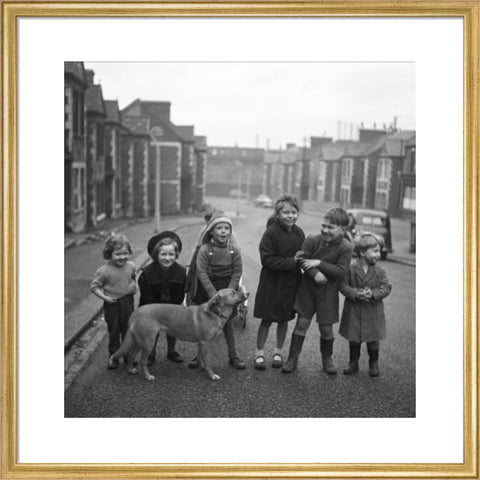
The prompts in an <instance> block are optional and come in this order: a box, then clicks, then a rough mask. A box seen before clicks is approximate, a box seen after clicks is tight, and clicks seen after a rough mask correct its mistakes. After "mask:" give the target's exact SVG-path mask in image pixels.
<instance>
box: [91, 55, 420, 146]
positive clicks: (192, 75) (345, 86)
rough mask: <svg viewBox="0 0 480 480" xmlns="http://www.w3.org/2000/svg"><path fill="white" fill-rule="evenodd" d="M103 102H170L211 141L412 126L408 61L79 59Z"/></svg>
mask: <svg viewBox="0 0 480 480" xmlns="http://www.w3.org/2000/svg"><path fill="white" fill-rule="evenodd" d="M85 67H86V68H88V69H91V70H94V72H95V77H94V82H95V83H100V84H101V86H102V92H103V97H104V99H105V100H117V101H118V103H119V107H120V109H122V108H124V107H126V106H127V105H129V104H130V103H131V102H133V101H134V100H135V99H137V98H140V99H141V100H158V101H168V102H171V111H170V120H171V121H172V122H173V123H174V124H176V125H194V126H195V135H205V136H206V137H207V143H208V145H210V146H214V145H216V146H235V145H238V146H243V147H260V148H267V147H269V148H271V149H276V148H279V147H283V148H285V145H286V144H287V143H296V144H297V145H303V144H304V143H305V142H306V143H307V145H308V144H309V139H310V137H311V136H329V137H333V139H337V138H344V139H348V138H352V139H355V138H356V132H357V128H358V127H359V126H360V124H361V123H362V122H363V125H364V127H365V128H374V126H376V128H383V125H386V126H387V127H388V126H389V125H391V124H392V123H393V122H394V119H396V124H397V127H398V128H400V129H402V130H414V129H415V64H414V63H413V62H355V63H354V62H352V63H346V62H145V63H143V62H100V63H93V62H85Z"/></svg>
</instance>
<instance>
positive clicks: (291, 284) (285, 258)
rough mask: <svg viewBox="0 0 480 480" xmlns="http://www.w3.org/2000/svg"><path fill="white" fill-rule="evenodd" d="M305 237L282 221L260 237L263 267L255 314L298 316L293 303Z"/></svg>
mask: <svg viewBox="0 0 480 480" xmlns="http://www.w3.org/2000/svg"><path fill="white" fill-rule="evenodd" d="M304 240H305V234H304V233H303V230H302V229H301V228H299V227H297V226H296V225H294V226H293V228H292V230H290V231H288V230H287V229H286V228H284V227H283V226H282V225H281V224H280V223H279V222H277V221H274V222H271V223H270V226H269V227H268V228H267V230H266V231H265V233H264V234H263V236H262V239H261V240H260V245H259V250H260V260H261V262H262V270H261V272H260V280H259V283H258V288H257V293H256V296H255V307H254V311H253V315H254V316H255V317H257V318H262V319H265V320H268V321H270V322H286V321H288V320H292V319H293V318H294V317H295V311H294V309H293V304H294V302H295V295H296V293H297V288H298V285H299V283H300V280H301V278H302V273H301V270H300V267H299V266H298V265H297V263H296V262H295V260H294V258H293V257H294V256H295V253H296V252H298V251H299V250H300V249H301V247H302V244H303V242H304Z"/></svg>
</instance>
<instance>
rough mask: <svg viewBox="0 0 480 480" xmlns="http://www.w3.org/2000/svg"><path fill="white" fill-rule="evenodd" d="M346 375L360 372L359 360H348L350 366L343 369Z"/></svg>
mask: <svg viewBox="0 0 480 480" xmlns="http://www.w3.org/2000/svg"><path fill="white" fill-rule="evenodd" d="M343 373H344V374H345V375H352V374H354V373H358V361H357V362H348V367H347V368H344V369H343Z"/></svg>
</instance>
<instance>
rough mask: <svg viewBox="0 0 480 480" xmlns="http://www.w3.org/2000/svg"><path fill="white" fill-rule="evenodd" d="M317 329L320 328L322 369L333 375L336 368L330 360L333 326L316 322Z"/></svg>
mask: <svg viewBox="0 0 480 480" xmlns="http://www.w3.org/2000/svg"><path fill="white" fill-rule="evenodd" d="M318 329H319V330H320V353H321V354H322V364H323V370H324V371H325V372H327V373H328V374H330V375H335V374H336V373H337V368H336V367H335V365H334V363H333V360H332V354H333V341H334V337H333V326H332V325H320V324H318Z"/></svg>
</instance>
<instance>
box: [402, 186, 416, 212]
mask: <svg viewBox="0 0 480 480" xmlns="http://www.w3.org/2000/svg"><path fill="white" fill-rule="evenodd" d="M403 208H404V209H405V210H415V187H408V186H407V187H405V190H404V191H403Z"/></svg>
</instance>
